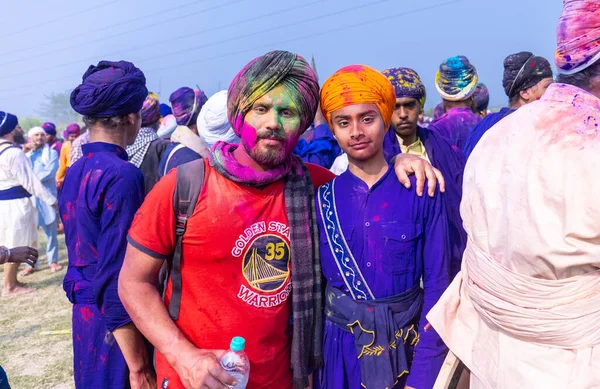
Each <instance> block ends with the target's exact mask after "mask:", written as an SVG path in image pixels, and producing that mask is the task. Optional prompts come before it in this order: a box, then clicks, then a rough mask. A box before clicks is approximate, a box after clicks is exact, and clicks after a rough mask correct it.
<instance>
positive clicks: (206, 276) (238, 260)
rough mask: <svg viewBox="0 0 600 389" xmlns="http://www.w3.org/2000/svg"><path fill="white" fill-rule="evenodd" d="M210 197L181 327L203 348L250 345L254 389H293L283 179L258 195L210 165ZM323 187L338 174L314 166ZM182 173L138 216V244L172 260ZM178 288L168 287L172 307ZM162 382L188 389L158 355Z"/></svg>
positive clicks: (188, 237) (191, 233)
mask: <svg viewBox="0 0 600 389" xmlns="http://www.w3.org/2000/svg"><path fill="white" fill-rule="evenodd" d="M204 166H205V179H204V186H203V188H202V192H201V193H200V196H199V198H198V202H197V204H196V207H195V209H194V213H193V215H192V217H191V218H190V219H189V220H188V224H187V229H186V232H185V235H184V237H183V251H182V262H181V275H182V276H181V278H182V288H181V290H182V292H181V309H180V313H179V319H178V320H177V321H176V325H177V327H179V329H180V330H181V331H182V332H183V333H184V334H185V336H186V337H187V339H188V340H190V341H191V342H192V343H193V344H194V345H195V346H197V347H198V348H201V349H227V348H228V346H229V342H230V340H231V338H232V337H234V336H242V337H244V338H245V339H246V353H247V354H248V357H249V359H250V365H251V366H250V380H249V382H248V386H247V387H248V389H252V388H256V389H258V388H278V389H291V388H292V377H291V370H290V345H291V336H290V331H289V328H288V327H289V322H290V316H291V298H289V294H290V292H291V287H292V285H291V261H290V240H289V236H290V228H289V226H288V218H287V213H286V209H285V200H284V194H283V193H284V191H283V180H280V181H277V182H275V183H273V184H271V185H268V186H267V187H265V188H262V189H258V188H253V187H249V186H245V185H240V184H237V183H235V182H233V181H230V180H228V179H226V178H225V177H223V176H222V175H220V174H219V173H217V172H216V171H215V170H214V169H213V168H212V167H211V166H210V165H209V164H208V163H207V162H205V164H204ZM307 167H308V169H309V171H310V173H311V176H312V179H313V181H314V185H315V188H316V187H318V186H320V185H322V184H324V183H326V182H327V181H329V180H331V179H332V178H333V177H335V176H334V175H333V173H331V172H329V171H328V170H325V169H323V168H321V167H319V166H316V165H311V164H307ZM175 182H176V171H172V172H171V173H169V174H168V175H167V176H166V177H164V178H163V179H162V180H161V181H160V182H159V183H158V184H157V185H156V186H155V187H154V188H153V189H152V191H151V192H150V193H149V194H148V196H147V197H146V200H145V201H144V204H143V205H142V207H141V208H140V209H139V211H138V212H137V214H136V216H135V218H134V220H133V223H132V226H131V229H130V231H129V236H130V240H132V241H133V242H132V243H134V244H136V245H138V246H143V248H145V251H146V252H148V251H149V252H152V254H155V256H157V257H166V256H168V255H170V253H171V252H172V251H173V250H174V248H175V215H174V212H173V192H174V189H175ZM170 295H171V285H170V283H169V285H168V286H167V291H166V297H165V305H166V306H168V303H169V298H170ZM156 372H157V383H158V385H159V387H160V385H162V382H163V381H164V379H165V378H167V379H168V380H169V389H178V388H183V385H182V384H181V381H180V380H179V377H178V376H177V373H176V372H175V370H174V369H173V368H172V367H171V366H170V365H169V364H168V362H167V361H166V359H165V358H164V357H163V356H162V355H161V354H160V353H159V352H157V353H156Z"/></svg>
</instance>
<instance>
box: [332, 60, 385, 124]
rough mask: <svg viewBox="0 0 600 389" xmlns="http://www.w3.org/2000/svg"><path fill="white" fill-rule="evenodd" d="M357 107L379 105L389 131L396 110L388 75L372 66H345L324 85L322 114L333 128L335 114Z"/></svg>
mask: <svg viewBox="0 0 600 389" xmlns="http://www.w3.org/2000/svg"><path fill="white" fill-rule="evenodd" d="M356 104H375V105H376V106H377V108H378V109H379V112H380V113H381V117H382V118H383V122H384V124H385V129H386V131H387V130H388V128H389V127H390V123H391V121H392V114H393V112H394V108H395V107H396V94H395V92H394V87H393V86H392V84H391V83H390V81H389V80H388V79H387V77H386V76H384V75H383V74H382V73H381V72H380V71H378V70H376V69H373V68H372V67H370V66H366V65H351V66H346V67H343V68H341V69H340V70H338V71H337V72H335V73H334V74H333V75H332V76H331V77H329V78H328V79H327V81H325V84H323V88H321V111H322V112H323V116H325V119H327V121H328V122H329V125H330V126H331V113H332V112H334V111H336V110H338V109H340V108H344V107H347V106H349V105H356Z"/></svg>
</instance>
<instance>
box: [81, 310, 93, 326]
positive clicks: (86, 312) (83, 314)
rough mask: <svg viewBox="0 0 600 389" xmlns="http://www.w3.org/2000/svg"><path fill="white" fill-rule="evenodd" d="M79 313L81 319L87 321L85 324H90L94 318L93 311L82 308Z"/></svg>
mask: <svg viewBox="0 0 600 389" xmlns="http://www.w3.org/2000/svg"><path fill="white" fill-rule="evenodd" d="M79 312H81V317H82V318H83V320H85V322H86V323H87V322H89V321H90V319H91V318H93V317H94V314H93V313H92V311H91V310H90V309H89V308H87V307H84V308H80V310H79Z"/></svg>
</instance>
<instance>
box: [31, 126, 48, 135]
mask: <svg viewBox="0 0 600 389" xmlns="http://www.w3.org/2000/svg"><path fill="white" fill-rule="evenodd" d="M36 134H44V135H46V131H44V129H43V128H42V127H33V128H31V129H30V130H29V132H27V137H30V136H33V135H36Z"/></svg>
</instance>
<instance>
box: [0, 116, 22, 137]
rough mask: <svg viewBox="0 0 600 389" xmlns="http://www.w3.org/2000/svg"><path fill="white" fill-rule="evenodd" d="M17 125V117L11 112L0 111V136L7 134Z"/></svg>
mask: <svg viewBox="0 0 600 389" xmlns="http://www.w3.org/2000/svg"><path fill="white" fill-rule="evenodd" d="M18 125H19V119H17V117H16V116H15V115H13V114H12V113H8V112H2V111H0V136H4V135H8V134H10V133H11V132H13V130H14V129H15V128H17V126H18Z"/></svg>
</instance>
